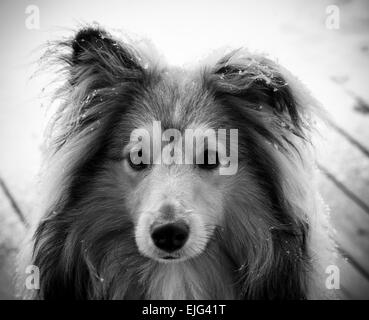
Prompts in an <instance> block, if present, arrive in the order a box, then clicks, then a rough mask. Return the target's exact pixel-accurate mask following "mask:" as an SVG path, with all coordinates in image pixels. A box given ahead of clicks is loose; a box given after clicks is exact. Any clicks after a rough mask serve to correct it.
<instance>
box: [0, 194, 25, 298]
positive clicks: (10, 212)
mask: <svg viewBox="0 0 369 320" xmlns="http://www.w3.org/2000/svg"><path fill="white" fill-rule="evenodd" d="M0 221H1V224H0V299H14V298H15V292H14V286H13V281H12V277H13V271H14V259H15V256H16V254H17V248H18V245H19V243H20V241H21V240H22V235H24V233H25V227H24V225H23V224H22V222H21V221H20V219H19V217H18V216H17V214H16V213H15V211H14V209H13V208H12V206H11V203H10V201H9V199H8V198H7V197H6V196H5V194H4V192H3V190H2V189H0Z"/></svg>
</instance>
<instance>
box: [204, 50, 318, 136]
mask: <svg viewBox="0 0 369 320" xmlns="http://www.w3.org/2000/svg"><path fill="white" fill-rule="evenodd" d="M210 79H211V85H212V89H213V90H214V94H215V96H216V98H218V99H222V100H223V102H225V103H226V104H227V103H228V104H229V103H232V102H233V104H234V105H236V106H237V107H241V108H242V109H243V111H244V112H246V113H247V116H248V117H254V119H256V118H257V114H258V113H259V115H260V117H259V119H260V118H263V120H264V126H265V125H267V124H266V123H265V121H269V123H268V124H269V125H270V127H269V128H273V129H281V130H285V129H289V131H290V132H292V133H293V134H295V135H297V136H299V137H301V138H306V133H307V131H309V130H307V129H309V126H310V124H309V123H308V122H309V120H310V118H311V111H312V108H311V106H313V103H310V102H312V100H311V101H306V100H308V99H310V96H309V95H308V93H307V91H306V90H305V89H303V86H302V85H301V84H300V82H299V81H298V79H297V78H295V77H294V76H292V74H291V73H289V72H288V71H287V70H285V69H284V68H282V67H281V66H279V65H278V64H277V63H275V62H273V61H272V60H270V59H267V58H265V57H263V56H257V55H251V54H249V53H247V52H246V53H245V52H242V51H238V50H237V51H235V52H232V53H230V54H229V55H227V56H225V57H224V58H223V59H221V60H220V61H218V63H217V64H216V65H215V67H214V68H213V70H212V72H211V77H210ZM254 124H255V122H254ZM270 132H271V131H270V130H269V133H270ZM275 132H276V130H274V133H275Z"/></svg>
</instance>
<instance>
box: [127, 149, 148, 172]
mask: <svg viewBox="0 0 369 320" xmlns="http://www.w3.org/2000/svg"><path fill="white" fill-rule="evenodd" d="M137 156H138V157H140V158H141V157H142V150H140V151H138V152H137ZM135 162H136V161H135ZM128 163H129V165H130V167H131V168H132V169H134V170H136V171H140V170H144V169H146V168H147V167H148V165H147V164H145V163H143V162H142V161H141V162H140V163H138V164H136V163H133V162H132V159H131V154H128Z"/></svg>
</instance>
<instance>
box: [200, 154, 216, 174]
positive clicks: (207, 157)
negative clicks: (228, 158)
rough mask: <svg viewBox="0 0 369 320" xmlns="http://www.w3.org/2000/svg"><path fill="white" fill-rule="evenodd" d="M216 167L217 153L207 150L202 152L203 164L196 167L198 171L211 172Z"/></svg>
mask: <svg viewBox="0 0 369 320" xmlns="http://www.w3.org/2000/svg"><path fill="white" fill-rule="evenodd" d="M218 166H219V157H218V152H215V151H209V150H208V149H206V150H205V151H204V163H203V164H199V165H198V167H199V168H200V169H205V170H212V169H215V168H217V167H218Z"/></svg>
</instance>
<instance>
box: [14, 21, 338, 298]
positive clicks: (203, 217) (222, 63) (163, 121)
mask: <svg viewBox="0 0 369 320" xmlns="http://www.w3.org/2000/svg"><path fill="white" fill-rule="evenodd" d="M55 48H56V49H55V50H51V51H52V52H53V57H54V58H56V62H55V61H54V62H53V63H54V64H56V65H58V66H61V69H60V71H59V74H60V75H63V76H64V77H65V81H64V83H63V85H62V86H61V88H60V89H59V90H58V91H57V98H58V99H59V101H60V107H59V109H58V110H57V111H56V112H55V116H54V117H53V119H52V120H51V126H50V130H49V132H50V133H49V139H48V149H47V156H46V160H45V166H44V167H43V169H42V178H41V180H42V186H43V189H42V190H43V199H42V200H41V199H40V210H39V211H40V218H39V219H38V220H37V222H36V223H35V228H34V229H33V231H31V234H32V239H31V240H30V241H29V242H28V246H26V247H25V249H24V250H23V254H22V258H21V263H20V265H21V266H23V267H22V268H20V271H18V273H19V274H21V276H19V278H20V280H19V283H20V294H21V295H22V296H23V297H24V298H30V299H254V300H260V299H268V300H275V299H323V298H324V299H325V298H332V297H333V294H332V290H328V289H327V288H326V286H325V281H326V277H327V274H326V273H325V270H326V268H327V267H328V266H329V265H332V264H334V263H335V262H334V261H335V257H336V250H335V246H334V243H333V241H332V240H331V237H330V232H329V229H330V227H329V224H328V221H327V218H326V215H325V211H324V203H323V202H322V200H321V199H320V197H319V193H318V192H317V188H316V186H315V184H314V172H315V162H314V150H313V147H312V143H311V137H312V134H313V131H314V120H313V119H314V118H315V117H316V116H317V115H319V113H320V110H319V108H320V107H319V105H318V103H316V101H315V100H314V99H313V98H312V97H311V95H310V94H309V93H308V91H307V90H306V89H305V88H304V86H303V85H302V84H301V83H300V81H299V80H298V79H297V78H295V77H294V76H293V75H291V74H290V73H289V72H288V71H287V70H285V69H284V68H283V67H282V66H280V65H279V64H277V63H276V62H274V61H272V60H270V59H268V58H266V57H264V56H263V55H257V54H251V53H250V52H249V51H247V50H244V49H239V50H235V51H232V52H230V53H227V54H224V55H223V56H222V57H220V58H218V59H217V60H216V61H215V62H213V61H212V59H209V60H208V61H207V62H205V63H204V64H203V65H202V66H196V67H194V68H192V69H191V68H190V69H189V70H182V69H180V68H176V67H170V66H166V65H165V64H164V63H161V62H159V61H158V59H156V58H154V57H153V56H150V52H145V51H143V50H141V49H139V48H137V47H134V46H133V45H132V44H131V43H129V42H120V41H118V40H117V39H115V38H114V37H113V36H111V35H110V34H109V33H108V32H106V31H105V30H103V29H102V28H100V27H88V26H87V27H83V28H82V29H80V30H79V31H78V32H76V34H75V35H74V36H73V38H71V39H70V40H67V41H62V42H60V43H58V44H57V46H56V47H55ZM155 128H156V129H158V130H159V132H163V131H165V130H169V131H170V130H174V131H175V133H179V134H180V135H181V137H182V136H183V134H184V132H185V131H186V130H187V129H188V130H199V131H197V132H200V133H199V134H200V136H202V134H203V133H204V130H205V131H206V130H214V131H216V132H218V134H219V133H220V131H219V130H223V133H224V132H226V135H225V140H227V141H228V140H229V141H230V140H231V134H230V132H231V131H232V130H235V132H236V133H237V135H236V138H235V139H233V142H230V143H229V144H227V143H224V144H220V145H219V148H218V147H216V148H213V147H214V145H213V147H212V148H210V147H211V146H210V144H211V143H210V142H209V141H208V142H207V144H202V149H201V148H200V149H199V150H200V151H198V150H196V152H200V158H201V157H202V158H204V161H202V162H201V161H200V162H199V163H196V161H194V163H192V164H191V162H190V163H187V162H186V163H177V162H173V161H171V160H173V158H172V159H169V162H168V161H167V162H165V158H168V157H169V158H170V157H171V156H173V153H175V154H176V155H177V156H178V154H179V155H180V158H181V159H183V154H182V155H181V151H183V150H182V148H183V141H182V140H181V139H179V138H178V137H175V136H176V135H175V134H173V135H171V134H170V132H169V136H170V137H168V136H166V137H164V136H165V134H163V137H164V139H162V140H161V141H159V142H160V143H159V146H158V143H157V142H158V141H157V142H156V143H154V142H153V141H154V139H155V137H154V131H155V130H154V129H155ZM200 129H201V130H200ZM137 130H141V132H146V133H147V137H148V138H149V142H148V143H145V144H144V143H143V141H142V137H140V138H138V139H135V137H134V134H133V133H136V138H137ZM217 130H218V131H217ZM151 138H152V139H151ZM160 138H161V136H160V134H159V139H160ZM156 140H157V139H156ZM234 140H235V141H236V143H235V141H234ZM187 142H188V141H187ZM187 142H186V143H187ZM223 142H224V141H223ZM154 144H155V146H156V147H157V148H156V153H155V154H156V156H157V155H158V154H159V156H160V157H161V158H162V160H163V161H162V162H156V160H157V158H156V157H155V155H154V152H150V150H151V149H153V148H154V146H153V145H154ZM137 145H139V147H137ZM173 145H176V149H174V147H173ZM199 145H200V143H199ZM143 146H145V147H146V149H145V150H143V149H144V148H143ZM221 146H223V152H221V150H220V149H221ZM167 147H169V149H170V150H169V152H166V153H165V152H164V150H165V149H166V148H167ZM158 150H159V152H158ZM161 151H163V152H161ZM167 151H168V150H167ZM174 151H175V152H174ZM232 151H234V152H233V155H234V156H235V157H236V170H233V171H234V172H233V173H232V174H220V169H222V168H223V169H226V168H227V163H225V162H224V161H223V160H224V158H225V157H226V156H227V155H229V154H231V153H232ZM135 152H136V153H135ZM132 154H135V156H132ZM147 154H149V155H147ZM196 154H197V153H196ZM144 158H145V159H144ZM190 158H191V156H190ZM137 159H138V160H139V161H137ZM143 159H144V160H146V161H143ZM177 160H178V159H177ZM200 160H201V159H200ZM228 164H229V163H228ZM26 265H34V266H36V267H37V268H39V272H40V284H39V288H37V289H34V290H29V289H26V288H25V285H24V282H25V281H24V276H23V274H24V266H26Z"/></svg>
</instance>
